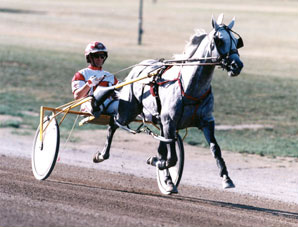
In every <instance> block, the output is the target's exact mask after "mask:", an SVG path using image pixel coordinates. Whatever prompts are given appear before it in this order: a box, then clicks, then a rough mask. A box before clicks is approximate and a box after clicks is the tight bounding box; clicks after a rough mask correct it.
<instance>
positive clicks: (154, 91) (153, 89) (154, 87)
mask: <svg viewBox="0 0 298 227" xmlns="http://www.w3.org/2000/svg"><path fill="white" fill-rule="evenodd" d="M170 68H172V66H168V67H166V68H163V69H161V70H159V71H158V72H157V74H156V75H155V76H154V77H153V79H152V81H151V82H150V83H147V84H143V88H142V95H141V97H142V98H141V103H142V101H143V94H144V88H145V85H149V86H150V94H151V95H152V96H153V97H155V101H156V105H157V111H158V115H157V116H155V117H156V118H158V119H159V116H160V113H161V108H162V106H161V101H160V97H159V92H158V90H159V86H162V85H164V84H167V83H170V82H176V81H178V84H179V87H180V90H181V96H182V97H185V98H186V99H189V100H192V101H194V102H193V103H191V104H187V105H195V110H194V113H193V115H192V120H194V119H195V116H196V112H197V110H198V108H199V106H200V104H201V103H202V102H203V100H204V99H205V98H206V97H207V96H208V95H209V94H210V93H211V87H210V88H209V89H208V90H207V91H206V92H205V93H204V94H203V95H202V96H201V97H199V98H197V97H193V96H190V95H188V94H186V93H185V91H184V89H183V85H182V81H181V79H182V73H181V71H179V73H178V76H177V77H176V78H175V79H173V80H165V81H161V82H158V80H159V79H161V77H162V75H163V74H164V73H165V72H166V71H167V70H169V69H170Z"/></svg>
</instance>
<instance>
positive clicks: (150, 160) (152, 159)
mask: <svg viewBox="0 0 298 227" xmlns="http://www.w3.org/2000/svg"><path fill="white" fill-rule="evenodd" d="M157 161H158V158H157V157H156V156H154V157H150V158H148V159H147V161H146V162H147V164H148V165H152V166H156V163H157Z"/></svg>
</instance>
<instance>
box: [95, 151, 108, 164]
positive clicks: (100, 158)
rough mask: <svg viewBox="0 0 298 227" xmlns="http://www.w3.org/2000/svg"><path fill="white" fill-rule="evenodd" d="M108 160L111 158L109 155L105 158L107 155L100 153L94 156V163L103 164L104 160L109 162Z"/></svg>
mask: <svg viewBox="0 0 298 227" xmlns="http://www.w3.org/2000/svg"><path fill="white" fill-rule="evenodd" d="M108 158H109V156H108V155H106V157H105V155H103V154H101V153H100V152H97V153H95V154H94V156H93V162H94V163H100V162H103V161H104V160H107V159H108Z"/></svg>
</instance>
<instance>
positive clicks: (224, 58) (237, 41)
mask: <svg viewBox="0 0 298 227" xmlns="http://www.w3.org/2000/svg"><path fill="white" fill-rule="evenodd" d="M222 30H225V31H226V32H227V33H228V34H229V37H230V48H229V51H228V52H227V53H221V51H220V45H221V44H222V40H221V39H220V38H219V37H218V33H219V31H222ZM231 33H234V34H235V35H237V36H238V38H235V37H232V34H231ZM213 41H214V42H213V43H212V42H211V45H212V46H211V49H213V48H214V46H215V47H216V49H217V52H218V53H219V57H218V59H217V61H218V62H220V65H221V67H222V68H224V69H227V70H229V68H230V66H229V65H230V64H233V62H230V56H231V55H232V54H237V55H238V56H239V53H238V49H239V48H241V47H243V46H244V44H243V40H242V38H241V36H240V35H239V34H238V33H237V32H235V31H233V30H232V29H230V28H229V27H228V26H226V25H221V26H219V27H218V28H217V29H216V30H215V32H214V34H213ZM233 44H234V45H235V47H236V48H233Z"/></svg>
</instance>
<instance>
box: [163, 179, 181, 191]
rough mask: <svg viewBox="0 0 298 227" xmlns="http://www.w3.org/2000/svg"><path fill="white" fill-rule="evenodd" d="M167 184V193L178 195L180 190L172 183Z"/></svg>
mask: <svg viewBox="0 0 298 227" xmlns="http://www.w3.org/2000/svg"><path fill="white" fill-rule="evenodd" d="M165 183H166V186H165V190H166V192H169V193H170V194H172V193H175V194H177V193H178V189H177V187H176V186H175V185H174V183H173V182H172V181H169V180H168V181H166V182H165Z"/></svg>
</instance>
